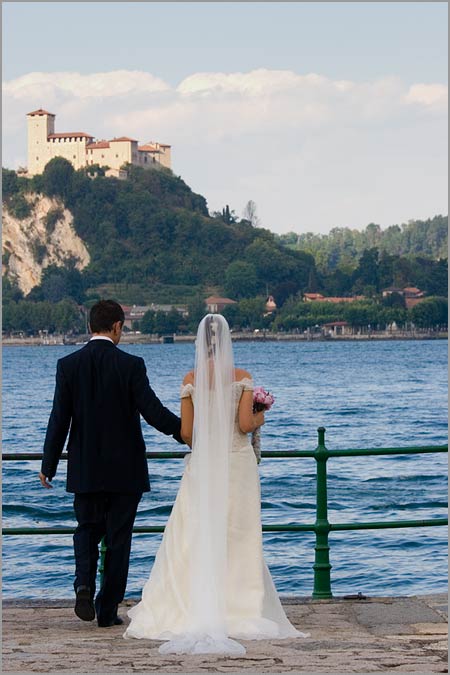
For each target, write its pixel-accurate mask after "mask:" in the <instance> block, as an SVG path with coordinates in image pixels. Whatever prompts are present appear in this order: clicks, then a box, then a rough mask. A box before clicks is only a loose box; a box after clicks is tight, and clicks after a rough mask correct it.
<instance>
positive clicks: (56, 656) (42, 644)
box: [2, 594, 447, 674]
mask: <svg viewBox="0 0 450 675" xmlns="http://www.w3.org/2000/svg"><path fill="white" fill-rule="evenodd" d="M132 604H134V601H127V602H126V603H124V605H122V607H121V608H120V612H119V613H120V614H121V615H122V616H123V617H124V618H125V619H126V621H128V619H127V618H126V609H127V608H128V607H129V606H130V605H132ZM283 604H284V606H285V608H286V612H287V615H288V617H289V618H290V620H291V621H292V622H293V623H294V625H295V626H297V627H298V628H299V629H300V630H302V631H305V632H309V633H310V637H308V638H299V639H296V640H292V639H290V640H263V641H259V642H243V644H245V646H246V647H247V654H246V656H245V657H244V658H242V657H239V658H231V657H215V656H212V655H211V656H208V655H201V656H176V655H173V656H161V655H160V654H159V652H158V645H159V644H160V643H159V642H156V641H150V640H124V639H123V638H122V634H123V632H124V627H123V626H118V627H113V628H103V629H101V628H97V626H96V623H95V622H91V623H85V622H82V621H80V620H78V619H77V618H76V616H75V614H74V612H73V602H72V600H53V601H41V600H28V601H27V600H19V601H12V600H6V601H4V603H3V666H2V670H3V672H11V673H12V672H16V673H17V672H21V673H27V672H36V673H57V672H58V673H119V672H120V673H200V672H203V673H219V672H225V673H330V674H331V673H339V674H340V673H372V672H373V673H375V672H378V673H380V672H382V673H390V672H392V673H395V672H402V673H445V672H447V641H446V637H447V596H446V595H445V594H436V595H426V596H412V597H397V598H394V597H385V598H382V597H372V598H366V599H363V600H361V599H359V600H358V599H344V598H333V599H331V600H311V599H309V598H298V597H286V598H284V600H283Z"/></svg>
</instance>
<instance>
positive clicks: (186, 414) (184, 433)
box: [180, 372, 194, 448]
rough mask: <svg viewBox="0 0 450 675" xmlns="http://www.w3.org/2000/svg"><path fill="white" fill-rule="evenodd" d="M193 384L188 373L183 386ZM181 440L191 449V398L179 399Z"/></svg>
mask: <svg viewBox="0 0 450 675" xmlns="http://www.w3.org/2000/svg"><path fill="white" fill-rule="evenodd" d="M192 383H193V373H192V372H190V373H188V374H187V375H186V377H185V378H184V380H183V385H185V384H192ZM180 416H181V433H180V435H181V438H182V439H183V441H184V442H185V443H187V445H189V447H190V448H192V430H193V427H194V406H193V404H192V398H191V396H183V398H182V399H181V415H180Z"/></svg>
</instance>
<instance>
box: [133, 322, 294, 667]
mask: <svg viewBox="0 0 450 675" xmlns="http://www.w3.org/2000/svg"><path fill="white" fill-rule="evenodd" d="M252 391H253V383H252V380H251V376H250V374H249V373H247V372H246V371H245V370H241V369H239V368H234V363H233V353H232V346H231V336H230V331H229V328H228V324H227V322H226V320H225V319H224V317H222V316H221V315H220V314H208V315H207V316H205V317H204V319H203V320H202V321H201V323H200V325H199V328H198V333H197V340H196V356H195V369H194V371H191V372H190V373H188V374H187V375H186V377H185V378H184V380H183V384H182V387H181V434H182V436H183V438H184V440H185V441H186V442H187V443H188V444H189V445H190V446H191V447H192V453H189V454H188V455H187V456H186V465H185V470H184V474H183V477H182V480H181V484H180V488H179V491H178V495H177V497H176V500H175V504H174V506H173V509H172V513H171V515H170V518H169V520H168V522H167V525H166V528H165V532H164V536H163V539H162V543H161V546H160V548H159V550H158V553H157V555H156V559H155V563H154V565H153V569H152V571H151V574H150V578H149V579H148V581H147V582H146V584H145V586H144V588H143V592H142V600H141V601H140V602H139V603H138V604H137V605H136V606H135V607H133V608H132V609H131V610H130V611H129V612H128V616H129V617H130V618H131V622H130V624H129V626H128V628H127V630H126V632H125V634H124V637H126V638H130V637H131V638H147V639H152V640H164V641H165V642H164V643H163V644H162V645H161V646H160V648H159V651H160V652H161V653H163V654H202V653H218V654H233V655H242V654H245V648H244V647H243V646H242V645H241V644H240V643H239V642H237V641H236V640H235V639H232V638H237V639H243V640H262V639H268V638H278V639H279V638H288V637H296V636H297V637H306V636H307V634H305V633H300V632H299V631H298V630H296V629H295V628H294V627H293V626H292V624H291V623H290V622H289V620H288V619H287V617H286V615H285V613H284V610H283V607H282V605H281V602H280V600H279V597H278V594H277V591H276V589H275V586H274V584H273V581H272V578H271V576H270V572H269V570H268V568H267V565H266V563H265V562H264V558H263V547H262V530H261V504H260V485H259V475H258V469H257V463H256V458H255V454H254V452H253V448H252V446H251V444H250V442H249V438H248V436H247V434H248V433H249V432H252V431H254V430H255V429H256V428H257V427H258V426H261V425H262V424H264V413H262V412H260V413H256V414H253V394H252Z"/></svg>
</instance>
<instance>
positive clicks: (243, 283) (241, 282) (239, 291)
mask: <svg viewBox="0 0 450 675" xmlns="http://www.w3.org/2000/svg"><path fill="white" fill-rule="evenodd" d="M257 288H258V280H257V276H256V269H255V266H254V265H253V264H252V263H246V262H243V261H241V260H236V261H235V262H232V263H230V265H228V267H227V269H226V271H225V292H226V293H227V295H230V296H231V297H232V298H250V297H252V296H253V295H255V293H256V290H257Z"/></svg>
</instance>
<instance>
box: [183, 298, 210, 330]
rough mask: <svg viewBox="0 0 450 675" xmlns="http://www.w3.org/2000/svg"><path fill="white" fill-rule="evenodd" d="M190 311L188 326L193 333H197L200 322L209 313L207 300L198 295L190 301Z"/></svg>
mask: <svg viewBox="0 0 450 675" xmlns="http://www.w3.org/2000/svg"><path fill="white" fill-rule="evenodd" d="M188 313H189V319H188V328H189V330H190V331H191V333H195V332H197V328H198V324H199V323H200V321H201V320H202V319H203V317H204V316H205V314H206V313H207V309H206V304H205V301H204V299H203V298H202V297H201V296H197V298H196V299H195V300H193V301H192V302H191V303H189V305H188Z"/></svg>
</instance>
